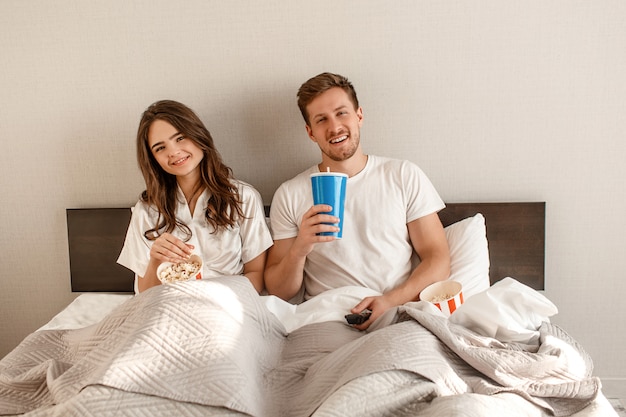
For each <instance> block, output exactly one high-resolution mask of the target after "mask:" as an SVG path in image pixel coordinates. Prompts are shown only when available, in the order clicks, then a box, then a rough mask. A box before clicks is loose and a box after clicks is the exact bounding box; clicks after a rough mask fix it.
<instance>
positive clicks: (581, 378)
mask: <svg viewBox="0 0 626 417" xmlns="http://www.w3.org/2000/svg"><path fill="white" fill-rule="evenodd" d="M262 300H263V298H262V297H259V296H258V295H256V293H255V291H254V288H253V287H252V286H251V285H250V284H249V282H248V281H247V280H246V279H245V278H241V277H224V278H221V279H216V280H210V281H192V282H188V283H177V284H173V285H167V286H159V287H155V288H154V289H151V290H150V291H146V292H145V293H143V294H141V295H139V296H136V297H132V298H130V299H128V300H125V301H124V302H122V303H121V304H120V305H119V306H118V307H116V308H115V309H114V310H113V311H112V312H111V313H110V314H108V315H107V316H106V317H105V318H104V319H103V320H102V321H100V322H98V323H96V324H94V325H92V326H89V327H86V328H83V329H75V330H42V331H39V332H35V333H33V334H32V335H30V336H29V337H27V338H26V339H25V340H24V341H23V342H22V344H20V346H18V347H17V348H16V349H15V350H14V351H13V352H11V353H10V354H9V355H7V356H6V357H5V358H4V359H3V360H2V361H0V415H1V414H4V415H7V414H20V413H26V414H27V415H30V416H40V415H46V416H47V415H63V416H66V415H81V416H90V415H93V416H101V415H129V416H135V415H137V416H139V415H146V413H148V414H150V415H154V416H159V415H190V416H195V415H254V416H279V415H284V416H308V415H316V416H352V415H354V416H379V415H382V414H389V415H398V416H415V415H418V416H419V415H424V416H426V415H437V414H439V413H441V415H460V412H461V411H462V412H463V414H462V415H477V416H478V415H480V416H489V415H497V416H500V415H508V416H516V415H519V416H549V415H574V414H575V413H579V414H575V415H577V416H592V415H593V416H596V415H598V416H599V415H615V414H614V412H613V414H610V413H609V414H607V412H610V411H609V410H610V408H606V407H602V404H603V403H600V402H598V401H596V400H595V399H596V397H597V394H598V393H599V390H600V384H599V380H597V378H594V377H593V376H592V375H591V371H592V369H591V360H590V358H589V357H588V355H587V353H586V352H585V351H584V350H583V349H582V348H581V347H580V346H579V345H578V344H577V343H576V342H575V341H574V340H573V339H571V338H570V337H569V336H568V335H567V334H566V333H565V332H563V331H562V330H561V329H559V328H558V327H556V326H552V325H550V324H548V323H546V324H544V325H542V326H541V328H540V329H539V331H540V333H541V336H540V342H539V344H538V345H537V346H536V348H533V349H531V350H529V346H528V345H525V344H518V343H502V342H500V341H498V340H496V339H491V338H487V337H485V336H481V335H478V334H476V333H474V332H471V331H469V330H467V329H465V328H463V327H461V326H458V325H456V324H454V323H451V322H450V320H447V319H445V318H444V317H441V316H438V315H436V314H430V313H429V312H428V311H423V310H424V309H423V308H421V307H420V306H419V305H418V304H420V303H416V304H415V305H413V304H411V305H407V306H404V307H401V308H399V309H397V311H392V312H390V313H389V314H386V315H385V320H380V323H378V322H377V323H376V330H375V331H372V332H369V333H364V332H359V331H356V330H354V329H352V328H350V327H349V326H346V325H345V324H343V323H341V322H340V321H338V320H331V321H324V320H313V321H312V322H310V323H304V324H303V325H301V326H300V325H298V326H296V327H295V329H294V330H293V331H292V332H287V330H286V328H285V326H284V325H283V323H281V321H280V320H279V319H278V318H277V316H276V315H274V314H273V313H271V312H270V311H269V309H268V308H267V306H266V304H265V303H264V301H262ZM297 324H302V323H297ZM574 359H575V360H574ZM573 363H576V368H575V369H574V368H573V367H572V364H573ZM581 364H582V365H581ZM581 366H582V367H581ZM601 398H602V397H601ZM585 408H586V410H585V411H581V410H583V409H585ZM598 410H600V411H598ZM596 412H597V413H600V412H601V413H602V414H596ZM435 413H437V414H435Z"/></svg>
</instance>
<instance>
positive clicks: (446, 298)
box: [420, 280, 463, 316]
mask: <svg viewBox="0 0 626 417" xmlns="http://www.w3.org/2000/svg"><path fill="white" fill-rule="evenodd" d="M420 300H422V301H428V302H429V303H432V304H434V305H435V306H436V307H437V308H438V309H439V310H441V312H442V313H443V314H445V315H446V316H450V314H452V313H454V311H455V310H456V309H457V308H459V307H460V306H461V304H463V286H462V285H461V283H460V282H457V281H452V280H446V281H439V282H435V283H434V284H430V285H429V286H428V287H426V288H424V289H423V290H422V292H421V293H420Z"/></svg>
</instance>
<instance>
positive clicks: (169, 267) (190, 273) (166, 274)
mask: <svg viewBox="0 0 626 417" xmlns="http://www.w3.org/2000/svg"><path fill="white" fill-rule="evenodd" d="M157 277H158V278H159V280H160V281H161V282H162V283H164V284H168V283H171V282H178V281H188V280H190V279H202V259H200V257H199V256H198V255H191V256H190V257H189V259H188V260H187V261H184V262H179V263H173V262H163V263H162V264H161V265H159V267H158V268H157Z"/></svg>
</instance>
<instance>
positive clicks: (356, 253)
mask: <svg viewBox="0 0 626 417" xmlns="http://www.w3.org/2000/svg"><path fill="white" fill-rule="evenodd" d="M314 172H319V169H318V167H317V165H315V166H313V167H311V168H309V169H308V170H306V171H304V172H302V173H301V174H299V175H298V176H296V177H294V178H293V179H291V180H289V181H286V182H285V183H283V184H282V185H281V186H280V187H279V188H278V190H277V191H276V193H275V194H274V198H273V200H272V206H271V211H270V226H271V229H272V236H273V238H274V240H280V239H288V238H293V237H296V236H297V235H298V228H299V225H300V223H301V221H302V216H303V215H304V213H305V212H306V211H307V210H308V209H309V208H311V206H312V205H313V196H312V190H311V180H310V177H309V176H310V174H311V173H314ZM444 207H445V204H444V203H443V201H442V200H441V198H440V197H439V194H438V193H437V191H436V190H435V187H434V186H433V185H432V183H431V182H430V180H429V179H428V177H427V176H426V174H424V172H423V171H422V170H421V169H420V168H419V167H418V166H417V165H415V164H414V163H412V162H410V161H404V160H398V159H390V158H384V157H378V156H372V155H370V156H368V160H367V164H366V166H365V168H364V169H363V170H362V171H361V172H359V173H358V174H357V175H355V176H353V177H351V178H348V183H347V188H346V203H345V209H344V224H343V225H341V224H340V225H339V227H342V228H343V238H342V239H338V240H335V241H333V242H328V243H319V244H316V245H315V247H314V249H313V251H312V252H311V253H310V254H309V255H308V256H307V260H306V263H305V266H304V286H305V294H304V296H305V299H309V298H311V297H313V296H315V295H318V294H320V293H322V292H324V291H326V290H330V289H333V288H339V287H344V286H350V285H355V286H362V287H366V288H370V289H373V290H376V291H378V292H380V293H385V292H387V291H389V290H391V289H393V288H395V287H396V286H398V285H399V284H401V283H402V282H404V281H405V280H406V279H407V278H408V277H409V275H410V273H411V271H412V269H413V268H414V267H415V265H416V256H415V251H414V249H413V246H412V245H411V241H410V239H409V232H408V228H407V224H408V223H409V222H411V221H413V220H416V219H418V218H420V217H423V216H426V215H428V214H432V213H436V212H438V211H439V210H441V209H443V208H444Z"/></svg>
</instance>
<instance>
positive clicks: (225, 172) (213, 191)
mask: <svg viewBox="0 0 626 417" xmlns="http://www.w3.org/2000/svg"><path fill="white" fill-rule="evenodd" d="M155 120H163V121H165V122H167V123H169V124H171V125H172V126H174V127H175V128H176V129H177V131H178V132H179V133H180V134H181V135H183V136H184V137H185V138H186V139H189V140H192V141H193V142H194V143H195V144H196V145H198V147H200V149H202V152H203V153H204V158H203V159H202V162H201V163H200V181H201V182H202V184H201V187H203V188H205V189H207V190H208V191H209V194H210V197H209V200H208V204H207V206H206V208H205V217H206V220H207V222H208V223H209V224H210V225H211V226H213V228H214V231H217V230H218V229H220V228H227V227H232V226H234V224H235V223H236V221H237V219H238V218H239V217H243V211H242V209H241V198H240V196H239V192H238V189H237V186H236V185H235V184H234V183H233V181H232V179H233V172H232V169H231V168H230V167H228V166H226V165H225V164H224V162H223V161H222V157H221V156H220V154H219V152H218V151H217V149H216V148H215V144H214V143H213V138H212V137H211V134H210V133H209V131H208V130H207V128H206V127H205V126H204V123H202V121H201V120H200V118H199V117H198V116H197V115H196V114H195V113H194V112H193V110H191V109H190V108H189V107H187V106H185V105H184V104H181V103H179V102H176V101H172V100H161V101H157V102H156V103H154V104H152V105H151V106H150V107H148V108H147V109H146V111H145V112H144V113H143V115H142V116H141V121H140V122H139V129H138V130H137V162H138V163H139V168H140V169H141V173H142V174H143V177H144V180H145V182H146V190H145V191H144V192H143V193H142V194H141V199H142V200H143V201H144V202H145V203H147V204H148V205H150V206H153V207H156V209H157V210H158V212H159V216H158V218H157V224H155V225H154V227H153V228H152V229H150V230H146V231H145V232H144V236H145V237H146V238H147V239H149V240H155V239H156V238H157V237H159V236H160V235H161V234H162V233H165V232H167V233H171V232H172V231H173V230H174V229H175V228H176V227H178V228H179V229H181V230H182V231H183V233H184V234H185V235H186V240H189V238H190V237H191V230H190V229H189V227H188V226H187V225H185V224H184V223H182V222H181V221H179V220H178V219H177V218H176V203H177V202H176V198H177V192H178V184H177V182H176V176H175V175H172V174H168V173H167V172H165V171H164V170H163V168H161V166H160V165H159V163H158V162H157V161H156V159H155V158H154V156H153V155H152V151H151V150H150V147H149V145H148V131H149V129H150V126H151V125H152V123H153V122H154V121H155Z"/></svg>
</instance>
